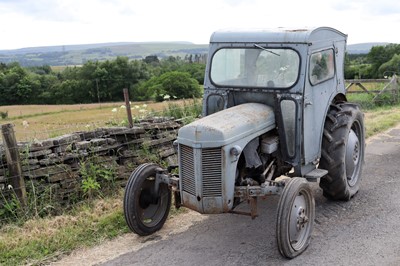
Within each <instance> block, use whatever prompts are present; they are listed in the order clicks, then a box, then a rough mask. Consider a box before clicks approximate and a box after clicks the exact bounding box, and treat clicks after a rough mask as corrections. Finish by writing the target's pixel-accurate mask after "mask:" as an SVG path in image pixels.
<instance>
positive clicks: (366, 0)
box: [331, 0, 400, 16]
mask: <svg viewBox="0 0 400 266" xmlns="http://www.w3.org/2000/svg"><path fill="white" fill-rule="evenodd" d="M331 7H332V8H333V9H335V10H337V11H347V12H349V13H350V14H351V13H352V12H353V13H357V12H359V13H361V14H363V15H364V16H387V15H400V2H399V1H393V0H380V1H376V0H352V1H348V0H338V1H333V2H331Z"/></svg>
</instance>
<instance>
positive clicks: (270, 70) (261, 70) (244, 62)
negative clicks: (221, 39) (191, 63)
mask: <svg viewBox="0 0 400 266" xmlns="http://www.w3.org/2000/svg"><path fill="white" fill-rule="evenodd" d="M299 66H300V57H299V55H298V53H297V52H296V51H294V50H293V49H289V48H279V49H277V48H264V47H262V46H260V45H257V44H255V45H254V48H253V47H251V48H223V49H220V50H218V51H217V52H216V53H215V54H214V56H213V58H212V62H211V81H212V82H213V83H214V84H215V85H217V86H224V87H227V86H228V87H261V88H278V89H279V88H280V89H283V88H290V87H291V86H293V85H294V84H295V83H296V81H297V78H298V75H299Z"/></svg>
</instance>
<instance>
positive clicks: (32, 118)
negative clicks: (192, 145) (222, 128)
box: [0, 100, 185, 141]
mask: <svg viewBox="0 0 400 266" xmlns="http://www.w3.org/2000/svg"><path fill="white" fill-rule="evenodd" d="M184 103H185V101H182V100H181V101H168V102H162V103H154V102H140V103H139V102H133V103H131V110H132V116H133V117H134V118H135V117H138V118H140V117H143V116H146V115H148V114H155V115H160V114H161V113H162V111H163V110H164V109H165V108H167V107H168V106H169V105H171V104H176V105H183V104H184ZM121 106H124V103H123V102H120V103H102V104H75V105H18V106H15V105H13V106H0V112H8V118H7V119H3V120H1V119H0V124H6V123H12V124H14V131H15V134H16V137H17V140H18V141H32V140H34V139H38V140H42V139H46V138H52V137H56V136H60V135H63V134H67V133H72V132H77V131H87V130H92V129H95V128H99V127H104V126H111V125H114V126H117V125H124V124H123V122H124V121H125V124H126V121H127V112H126V109H125V108H124V107H121Z"/></svg>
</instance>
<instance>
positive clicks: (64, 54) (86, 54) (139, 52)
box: [0, 42, 208, 66]
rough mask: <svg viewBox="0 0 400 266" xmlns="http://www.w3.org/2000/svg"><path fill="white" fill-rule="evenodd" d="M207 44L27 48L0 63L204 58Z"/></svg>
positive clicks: (1, 53)
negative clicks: (202, 56) (187, 56)
mask: <svg viewBox="0 0 400 266" xmlns="http://www.w3.org/2000/svg"><path fill="white" fill-rule="evenodd" d="M207 52H208V45H207V44H193V43H190V42H140V43H139V42H137V43H134V42H132V43H130V42H126V43H121V42H119V43H98V44H82V45H63V46H61V45H60V46H47V47H31V48H22V49H16V50H0V62H3V63H10V62H19V63H20V64H21V65H22V66H38V65H39V66H40V65H50V66H63V65H82V64H84V63H85V62H87V61H89V60H100V61H102V60H107V59H113V58H115V57H117V56H127V57H128V58H131V59H143V58H145V57H146V56H149V55H157V56H158V57H159V58H164V57H168V56H180V57H182V58H184V57H185V56H186V55H188V54H206V53H207Z"/></svg>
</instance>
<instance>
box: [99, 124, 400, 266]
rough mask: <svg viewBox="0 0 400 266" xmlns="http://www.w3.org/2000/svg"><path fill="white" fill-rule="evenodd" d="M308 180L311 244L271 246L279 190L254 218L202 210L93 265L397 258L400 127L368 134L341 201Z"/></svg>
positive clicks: (386, 261)
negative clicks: (358, 170)
mask: <svg viewBox="0 0 400 266" xmlns="http://www.w3.org/2000/svg"><path fill="white" fill-rule="evenodd" d="M311 185H312V187H313V192H314V196H315V202H316V219H315V226H314V231H313V233H312V240H311V244H310V246H309V247H308V249H307V250H306V251H305V252H304V253H303V254H301V255H300V256H298V257H296V258H294V259H292V260H287V259H285V258H283V257H282V256H281V255H280V253H279V251H278V249H277V244H276V239H275V218H276V208H277V203H278V199H279V198H278V196H272V197H270V198H268V200H265V201H259V206H258V212H259V217H258V218H256V219H255V220H251V219H250V218H249V217H247V216H242V215H235V214H221V215H208V216H207V217H206V219H204V220H202V221H200V222H196V223H194V224H193V225H192V226H191V227H190V228H189V229H188V230H186V231H184V232H180V233H177V234H172V235H170V236H168V237H166V238H160V237H158V236H157V234H155V235H154V236H153V237H151V238H147V239H146V242H147V243H146V244H147V245H146V246H145V247H143V248H141V249H139V250H136V251H132V252H128V253H125V254H123V255H121V256H119V257H117V258H114V259H112V260H109V261H107V262H105V263H103V264H100V265H193V266H195V265H400V127H397V128H394V129H391V130H390V131H388V132H387V133H385V134H381V135H378V136H376V137H374V138H372V139H370V140H368V143H367V149H366V156H365V165H364V169H363V176H362V180H361V188H360V191H359V192H358V194H357V195H356V196H355V197H354V198H353V199H352V200H350V201H349V202H334V201H329V200H326V199H325V198H324V197H323V196H322V191H321V189H320V188H319V186H318V184H317V183H312V184H311ZM243 207H246V206H243ZM149 241H150V243H149Z"/></svg>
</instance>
